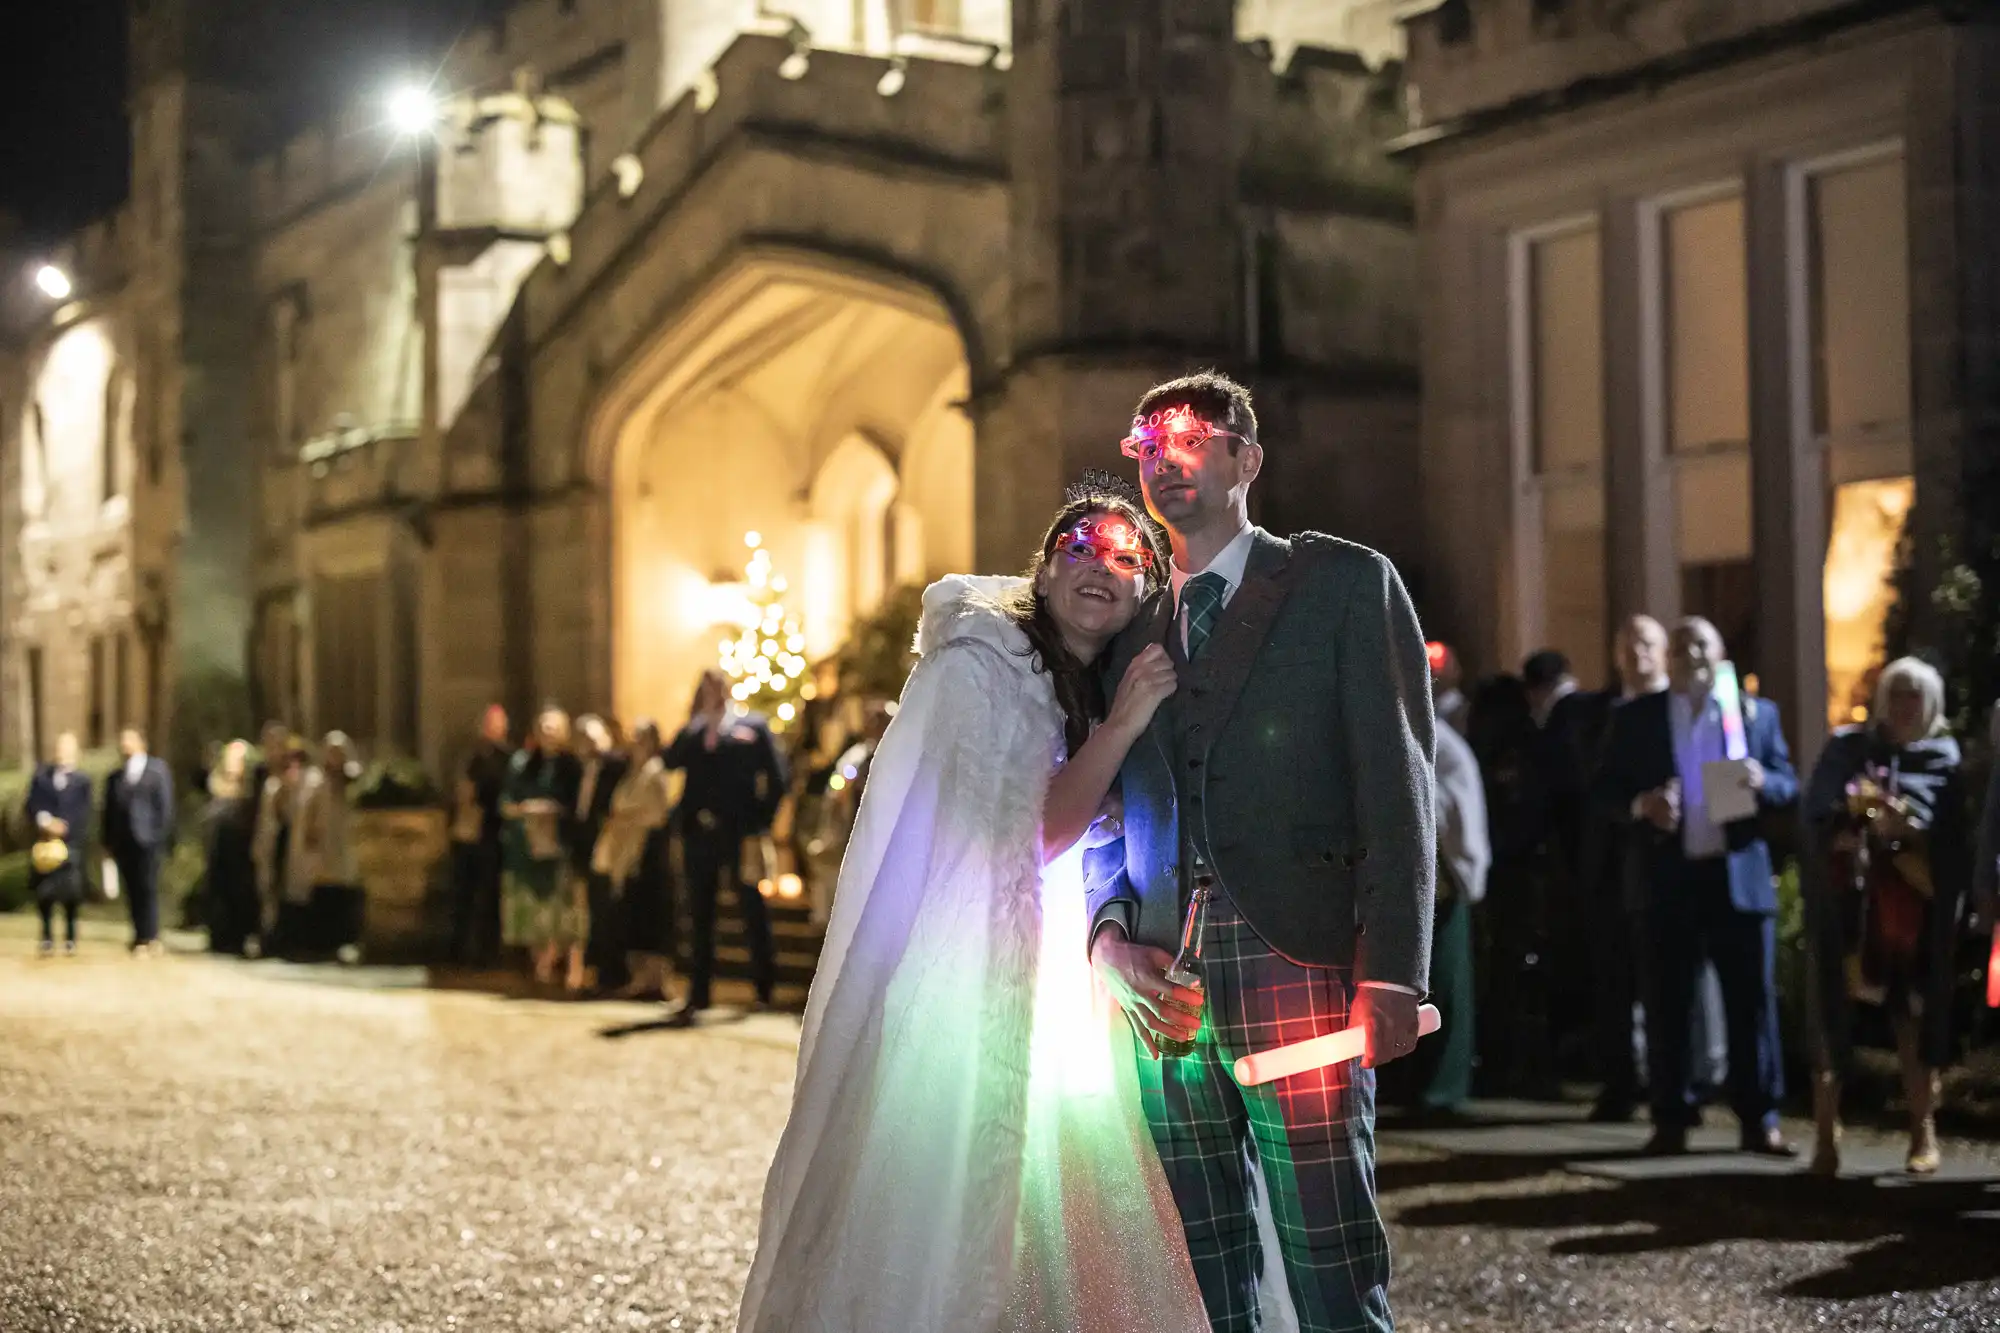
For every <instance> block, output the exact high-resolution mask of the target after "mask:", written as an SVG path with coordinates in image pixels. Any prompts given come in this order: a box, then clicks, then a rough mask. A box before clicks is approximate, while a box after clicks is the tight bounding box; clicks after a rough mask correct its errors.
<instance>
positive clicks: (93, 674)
mask: <svg viewBox="0 0 2000 1333" xmlns="http://www.w3.org/2000/svg"><path fill="white" fill-rule="evenodd" d="M104 659H105V647H104V636H103V635H102V634H93V635H91V637H90V674H89V676H88V678H87V680H86V683H85V686H84V688H85V689H86V690H87V691H88V693H87V694H86V695H85V696H84V701H83V702H84V715H85V718H86V719H87V721H86V725H85V727H84V739H83V743H84V744H85V745H87V746H89V747H90V748H91V749H93V750H95V749H98V748H100V747H101V746H103V744H104V694H105V689H104V687H105V684H106V682H105V674H106V671H105V660H104Z"/></svg>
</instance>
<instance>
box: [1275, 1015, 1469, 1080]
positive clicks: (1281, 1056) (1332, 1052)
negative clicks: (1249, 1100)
mask: <svg viewBox="0 0 2000 1333" xmlns="http://www.w3.org/2000/svg"><path fill="white" fill-rule="evenodd" d="M1443 1024H1444V1015H1443V1014H1440V1013H1439V1012H1438V1007H1437V1006H1436V1005H1434V1004H1426V1005H1423V1006H1421V1007H1420V1008H1418V1010H1417V1035H1418V1036H1419V1037H1428V1036H1430V1035H1431V1033H1433V1032H1436V1031H1437V1030H1438V1028H1439V1027H1441V1026H1443ZM1367 1049H1368V1029H1366V1028H1363V1027H1351V1028H1342V1029H1341V1030H1340V1031H1339V1032H1329V1033H1328V1034H1327V1035H1326V1036H1324V1037H1314V1038H1312V1039H1311V1040H1310V1041H1295V1042H1293V1043H1292V1044H1291V1045H1289V1046H1274V1047H1272V1048H1271V1049H1270V1050H1268V1051H1259V1052H1257V1054H1255V1055H1246V1056H1244V1057H1243V1058H1242V1059H1241V1060H1238V1061H1237V1062H1236V1081H1237V1082H1238V1083H1240V1084H1242V1085H1243V1086H1244V1087H1246V1088H1254V1087H1256V1086H1258V1085H1259V1084H1262V1083H1270V1082H1272V1081H1273V1080H1276V1079H1281V1078H1290V1077H1291V1076H1292V1075H1293V1074H1303V1073H1305V1072H1306V1071H1307V1070H1311V1069H1328V1068H1331V1067H1332V1066H1334V1065H1340V1064H1346V1063H1347V1062H1348V1061H1349V1060H1359V1059H1360V1058H1361V1056H1362V1054H1363V1052H1365V1051H1366V1050H1367Z"/></svg>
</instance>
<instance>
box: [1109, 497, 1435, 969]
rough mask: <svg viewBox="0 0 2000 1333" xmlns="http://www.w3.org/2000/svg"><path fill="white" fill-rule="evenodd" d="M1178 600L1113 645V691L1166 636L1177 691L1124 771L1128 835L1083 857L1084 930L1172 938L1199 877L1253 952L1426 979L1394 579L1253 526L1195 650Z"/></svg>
mask: <svg viewBox="0 0 2000 1333" xmlns="http://www.w3.org/2000/svg"><path fill="white" fill-rule="evenodd" d="M1174 611H1175V608H1174V605H1173V597H1172V595H1171V593H1166V592H1162V593H1161V594H1158V595H1156V596H1155V597H1153V598H1151V599H1150V600H1149V601H1148V602H1147V603H1146V604H1145V605H1143V606H1142V607H1141V609H1140V613H1139V616H1138V618H1137V619H1136V620H1135V621H1134V622H1133V624H1132V626H1131V628H1129V629H1128V630H1127V631H1126V632H1125V633H1124V634H1123V635H1121V636H1120V637H1119V639H1118V641H1117V642H1116V643H1114V644H1113V646H1112V650H1111V652H1110V653H1108V654H1107V658H1106V661H1107V666H1106V671H1107V684H1108V685H1109V686H1110V687H1111V688H1112V689H1115V688H1116V686H1117V683H1118V681H1119V680H1120V679H1122V677H1123V675H1124V672H1125V669H1126V668H1127V667H1128V666H1129V665H1130V664H1131V661H1132V659H1133V657H1134V656H1136V655H1137V654H1138V652H1139V651H1140V649H1142V648H1143V647H1144V646H1145V645H1147V644H1151V643H1165V644H1167V646H1168V649H1169V651H1170V652H1171V653H1173V655H1174V657H1175V661H1176V663H1177V664H1178V667H1179V671H1180V688H1179V690H1178V691H1177V692H1176V693H1175V694H1174V695H1173V696H1172V697H1171V698H1170V699H1168V700H1167V702H1166V703H1165V704H1163V705H1161V707H1160V709H1159V711H1158V712H1157V713H1156V714H1155V715H1154V718H1153V722H1152V726H1151V728H1150V730H1149V732H1148V734H1147V735H1145V736H1144V737H1142V738H1141V739H1140V740H1139V742H1138V743H1137V744H1136V745H1134V746H1133V747H1132V751H1131V753H1130V754H1129V755H1127V756H1126V759H1125V764H1124V767H1123V769H1122V771H1121V773H1120V776H1119V783H1120V789H1121V790H1122V792H1123V796H1124V802H1125V818H1124V836H1123V838H1122V840H1121V841H1118V842H1114V843H1110V844H1107V845H1106V846H1104V847H1100V848H1097V849H1094V850H1093V851H1092V852H1090V853H1089V854H1088V855H1087V856H1086V858H1085V879H1086V891H1087V893H1088V895H1089V901H1090V908H1091V922H1092V925H1091V932H1092V935H1093V936H1094V935H1095V934H1096V931H1097V929H1098V927H1099V926H1101V925H1102V924H1104V923H1105V922H1107V921H1115V922H1117V923H1118V924H1120V925H1121V926H1122V927H1123V928H1124V929H1125V932H1126V934H1127V935H1128V936H1129V937H1130V938H1132V939H1135V940H1138V941H1140V942H1143V943H1146V944H1152V945H1157V946H1159V947H1160V948H1163V949H1168V950H1171V949H1173V948H1174V947H1175V945H1176V943H1177V941H1178V934H1179V926H1180V921H1181V917H1182V915H1183V910H1184V907H1183V905H1184V904H1185V902H1186V901H1187V892H1188V889H1189V887H1190V885H1191V872H1192V868H1193V867H1194V866H1196V865H1197V864H1200V865H1202V866H1204V867H1205V871H1204V873H1210V874H1213V876H1214V877H1215V880H1216V882H1217V884H1218V885H1219V887H1220V888H1221V890H1222V891H1223V892H1224V893H1225V894H1226V895H1227V897H1228V898H1229V900H1230V901H1231V902H1232V903H1233V904H1234V905H1235V907H1236V910H1237V911H1239V912H1240V913H1242V915H1243V917H1244V919H1245V920H1246V921H1248V922H1249V923H1250V925H1251V926H1252V927H1254V928H1255V929H1256V931H1257V932H1258V934H1259V935H1261V936H1262V937H1263V938H1264V940H1265V942H1266V943H1268V944H1269V945H1270V946H1271V947H1272V948H1274V949H1275V950H1277V951H1278V952H1279V953H1281V954H1283V955H1284V956H1285V957H1287V958H1290V959H1291V960H1293V961H1294V962H1298V963H1305V964H1309V965H1315V966H1329V967H1339V968H1343V969H1350V976H1351V980H1352V981H1353V982H1354V983H1356V984H1358V983H1360V982H1363V981H1381V982H1391V983H1395V984H1399V985H1405V986H1410V987H1414V988H1415V989H1416V990H1418V991H1423V990H1425V989H1426V988H1427V985H1428V981H1429V974H1430V941H1431V912H1432V902H1433V895H1434V891H1435V877H1436V861H1435V854H1436V842H1435V832H1434V820H1435V810H1434V806H1433V800H1432V782H1433V772H1432V766H1433V762H1434V757H1435V744H1436V740H1435V735H1434V731H1433V727H1434V722H1433V719H1432V715H1431V690H1430V670H1429V664H1428V662H1427V661H1426V659H1425V655H1424V640H1423V633H1422V631H1421V630H1420V629H1419V627H1418V624H1417V616H1416V611H1415V609H1414V608H1413V607H1412V606H1411V604H1410V598H1409V594H1408V593H1407V592H1406V591H1405V590H1404V587H1403V581H1402V579H1401V578H1400V577H1398V575H1397V573H1396V570H1395V567H1394V566H1393V565H1391V564H1390V563H1389V561H1388V560H1387V559H1386V558H1385V557H1383V556H1381V555H1379V554H1377V553H1376V552H1374V551H1371V550H1368V549H1367V548H1366V547H1362V546H1357V545H1355V544H1353V543H1351V542H1345V541H1340V540H1338V539H1336V538H1333V537H1327V536H1323V535H1321V534H1318V533H1304V534H1301V535H1300V536H1299V537H1297V538H1296V539H1294V540H1292V541H1289V542H1288V541H1284V540H1281V539H1279V538H1277V537H1273V536H1272V535H1271V534H1269V533H1267V532H1264V531H1263V530H1262V529H1259V530H1257V532H1256V535H1255V538H1254V545H1253V547H1252V551H1251V554H1250V558H1249V561H1248V563H1247V564H1246V566H1245V569H1244V578H1243V583H1242V585H1241V586H1240V587H1239V588H1238V589H1237V591H1236V595H1235V596H1234V597H1233V598H1232V599H1231V600H1230V603H1229V605H1228V607H1227V608H1226V609H1225V610H1224V611H1223V613H1222V615H1221V617H1220V619H1219V620H1218V622H1217V624H1216V628H1215V629H1214V631H1213V632H1212V635H1211V637H1210V639H1209V641H1208V644H1207V647H1206V648H1205V649H1204V650H1203V651H1202V653H1201V654H1200V656H1199V658H1198V659H1197V660H1196V661H1194V662H1192V663H1190V662H1188V661H1186V660H1185V657H1184V654H1183V653H1182V652H1181V645H1180V636H1179V634H1178V633H1175V632H1174V630H1175V629H1176V620H1175V614H1174Z"/></svg>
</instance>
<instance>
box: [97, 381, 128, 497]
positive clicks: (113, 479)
mask: <svg viewBox="0 0 2000 1333" xmlns="http://www.w3.org/2000/svg"><path fill="white" fill-rule="evenodd" d="M123 388H124V384H123V382H122V381H121V379H120V378H119V374H118V367H117V365H116V364H114V365H113V366H112V367H111V369H110V371H109V373H107V374H106V375H105V377H104V422H103V430H102V431H101V432H100V435H99V440H98V460H99V461H98V475H99V477H100V478H101V480H102V483H103V491H102V493H101V494H100V495H99V496H98V499H99V500H100V501H103V502H105V503H109V502H110V501H111V499H112V497H114V496H116V495H117V494H118V407H119V401H120V398H121V396H122V395H121V393H120V390H121V389H123Z"/></svg>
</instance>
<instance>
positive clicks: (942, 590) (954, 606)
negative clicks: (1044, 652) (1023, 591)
mask: <svg viewBox="0 0 2000 1333" xmlns="http://www.w3.org/2000/svg"><path fill="white" fill-rule="evenodd" d="M1026 582H1027V580H1026V579H1023V578H1017V577H1013V576H1009V575H990V574H947V575H945V576H944V577H943V578H941V579H939V580H938V581H937V582H936V583H933V584H932V585H931V586H930V587H928V588H926V589H924V614H923V619H922V620H921V621H919V622H918V624H917V652H918V654H919V655H920V656H926V657H927V656H929V655H930V654H931V653H934V652H936V651H937V650H938V649H939V648H941V647H943V646H944V645H945V644H947V643H951V642H954V641H955V640H959V639H978V640H980V641H981V642H984V643H989V644H991V645H993V646H994V647H996V648H999V649H1000V650H1001V651H1003V652H1005V653H1007V654H1008V655H1009V656H1025V655H1026V654H1027V653H1028V636H1027V635H1025V634H1023V633H1022V632H1021V630H1020V628H1019V627H1018V626H1017V625H1015V624H1014V622H1013V621H1012V620H1009V619H1008V618H1007V613H1006V612H1005V611H1003V610H1002V609H1001V602H1002V600H1003V599H1004V598H1005V597H1006V596H1007V595H1008V594H1009V593H1011V592H1013V591H1014V590H1015V589H1017V588H1019V587H1021V586H1022V585H1023V584H1025V583H1026Z"/></svg>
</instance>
